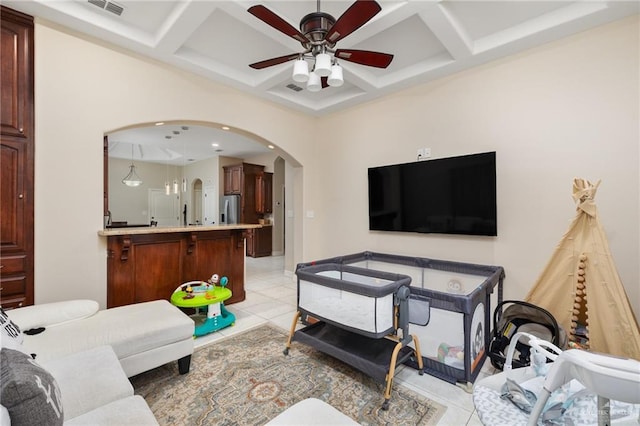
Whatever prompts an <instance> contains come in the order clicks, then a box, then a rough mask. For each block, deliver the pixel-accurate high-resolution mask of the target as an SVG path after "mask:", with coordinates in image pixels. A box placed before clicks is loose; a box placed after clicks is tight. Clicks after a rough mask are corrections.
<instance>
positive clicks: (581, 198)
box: [525, 179, 640, 359]
mask: <svg viewBox="0 0 640 426" xmlns="http://www.w3.org/2000/svg"><path fill="white" fill-rule="evenodd" d="M599 185H600V181H598V182H596V183H595V184H592V183H591V182H589V181H587V180H584V179H574V181H573V199H574V200H575V201H576V203H577V213H576V217H575V218H574V220H573V222H572V223H571V225H570V226H569V229H568V231H567V232H566V233H565V234H564V236H563V237H562V239H561V240H560V243H559V244H558V246H557V247H556V249H555V252H554V253H553V255H552V256H551V259H550V260H549V262H548V263H547V266H546V267H545V269H544V271H543V272H542V274H541V275H540V277H539V278H538V280H537V281H536V283H535V284H534V286H533V287H532V289H531V290H530V291H529V294H528V295H527V296H526V298H525V300H526V301H528V302H529V303H533V304H535V305H538V306H540V307H542V308H545V309H547V310H548V311H549V312H551V313H552V314H553V316H554V317H555V318H556V320H557V321H558V324H560V325H561V326H562V327H563V328H564V329H565V330H567V331H568V332H567V334H568V335H569V340H570V341H572V342H574V343H577V344H578V345H579V346H581V347H584V348H588V349H590V350H593V351H597V352H603V353H608V354H612V355H617V356H622V357H627V358H634V359H640V327H638V321H637V320H636V318H635V315H634V313H633V310H632V308H631V305H630V303H629V299H628V297H627V294H626V292H625V290H624V287H623V285H622V282H621V281H620V276H619V275H618V272H617V270H616V267H615V263H614V261H613V258H612V256H611V252H610V251H609V243H608V242H607V237H606V235H605V232H604V229H603V228H602V225H601V223H600V220H599V218H598V212H597V208H596V204H595V201H594V197H595V194H596V191H597V189H598V186H599ZM569 330H570V331H569Z"/></svg>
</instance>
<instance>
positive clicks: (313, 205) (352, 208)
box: [304, 17, 640, 313]
mask: <svg viewBox="0 0 640 426" xmlns="http://www.w3.org/2000/svg"><path fill="white" fill-rule="evenodd" d="M638 22H639V21H638V17H634V18H630V19H626V20H623V21H620V22H617V23H613V24H611V25H607V26H604V27H601V28H598V29H595V30H592V31H589V32H585V33H581V34H578V35H576V36H573V37H570V38H567V39H564V40H562V41H559V42H555V43H551V44H548V45H545V46H542V47H539V48H537V49H533V50H529V51H527V52H524V53H522V54H519V55H517V56H512V57H509V58H506V59H503V60H500V61H496V62H493V63H491V64H487V65H485V66H482V67H478V68H475V69H472V70H469V71H466V72H462V73H459V74H457V75H454V76H452V77H449V78H446V79H442V80H439V81H436V82H433V83H430V84H425V85H423V86H420V87H417V88H413V89H410V90H406V91H404V92H402V93H399V94H397V95H393V96H388V97H385V98H384V99H381V100H380V101H378V102H374V103H371V104H368V105H365V106H362V107H359V108H353V109H351V110H349V111H345V112H341V113H336V114H334V115H332V116H331V117H326V118H323V119H322V121H321V122H322V125H323V126H325V127H326V128H329V129H340V131H339V132H332V137H331V138H328V139H327V140H326V141H325V142H324V143H323V144H322V145H321V146H322V149H319V150H317V151H316V152H315V154H314V155H315V156H317V160H316V161H319V162H321V163H322V164H323V165H324V167H323V170H322V173H321V174H320V175H317V174H309V175H305V180H306V179H307V178H308V179H310V180H311V182H305V183H307V185H305V190H306V189H307V188H311V189H312V190H313V191H314V197H313V199H310V200H309V201H310V202H309V203H307V204H305V206H304V208H305V210H313V211H315V218H314V219H305V220H306V221H308V222H311V223H313V224H314V225H312V226H309V227H308V229H307V230H308V232H307V234H306V235H305V243H306V244H309V246H308V247H309V250H308V254H309V255H310V257H311V258H321V257H324V256H328V255H337V254H340V253H338V252H343V253H349V252H355V251H359V250H364V249H375V250H379V251H383V252H392V253H399V254H409V255H420V256H425V257H435V258H443V259H452V260H457V261H469V262H479V263H488V264H497V265H502V266H503V267H504V268H505V270H506V281H505V295H506V296H507V297H510V298H519V299H521V298H523V297H524V296H525V294H526V292H527V290H528V289H529V288H530V286H531V285H532V284H533V282H534V281H535V280H536V278H537V277H538V275H539V274H540V273H541V272H542V269H543V268H544V267H545V265H546V263H547V261H548V260H549V259H550V257H551V254H552V252H553V250H554V248H555V246H556V244H557V243H558V242H559V241H560V239H561V237H562V236H563V234H564V232H565V231H566V229H567V227H568V225H569V222H570V220H571V219H572V218H573V217H574V214H575V205H574V203H573V201H572V198H571V192H572V180H573V178H574V177H581V178H587V179H590V180H593V181H595V180H598V179H601V180H602V184H601V185H600V189H599V192H598V194H597V197H596V202H597V204H598V207H599V212H600V215H601V218H602V223H603V225H604V228H605V231H606V232H607V235H608V238H609V242H610V248H611V250H612V252H613V258H614V260H615V262H616V264H617V266H618V270H619V273H620V275H621V279H622V281H623V283H624V284H625V286H626V290H627V293H628V296H629V298H630V299H631V302H632V305H633V306H634V309H635V311H636V313H640V285H639V283H640V276H639V274H638V272H639V271H638V259H640V252H639V250H640V249H639V240H638V237H637V236H638V222H639V218H640V213H639V210H638V197H639V193H640V190H639V185H638V184H639V178H640V177H639V163H638V150H639V140H640V137H639V125H640V121H639V117H640V115H639V99H640V90H639V84H638V78H639V63H640V56H639V52H640V49H639V43H638V41H639V37H638V33H639V25H638ZM421 147H430V148H431V151H432V154H433V157H446V156H451V155H458V154H466V153H473V152H482V151H493V150H495V151H497V186H498V194H497V196H498V237H497V238H472V237H461V236H455V237H452V236H447V237H445V236H437V235H426V236H425V235H411V234H388V233H377V232H369V231H368V223H367V173H366V169H367V167H371V166H378V165H384V164H392V163H400V162H409V161H414V160H415V158H416V150H417V149H418V148H421ZM311 242H313V243H311Z"/></svg>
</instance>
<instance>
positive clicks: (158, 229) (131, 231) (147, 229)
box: [98, 223, 268, 237]
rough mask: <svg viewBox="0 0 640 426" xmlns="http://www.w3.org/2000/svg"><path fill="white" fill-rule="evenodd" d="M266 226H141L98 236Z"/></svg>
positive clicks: (112, 230) (100, 233) (124, 228)
mask: <svg viewBox="0 0 640 426" xmlns="http://www.w3.org/2000/svg"><path fill="white" fill-rule="evenodd" d="M263 226H268V225H258V224H250V223H243V224H234V225H207V226H205V225H192V226H166V227H164V226H141V227H139V228H135V227H134V228H126V227H122V228H110V229H101V230H100V231H98V235H100V236H101V237H110V236H114V235H139V234H167V233H171V232H205V231H221V230H235V229H253V228H262V227H263Z"/></svg>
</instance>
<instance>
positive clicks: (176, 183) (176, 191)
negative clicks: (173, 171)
mask: <svg viewBox="0 0 640 426" xmlns="http://www.w3.org/2000/svg"><path fill="white" fill-rule="evenodd" d="M179 191H180V189H179V187H178V179H174V180H173V193H174V194H177V193H178V192H179Z"/></svg>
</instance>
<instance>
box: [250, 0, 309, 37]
mask: <svg viewBox="0 0 640 426" xmlns="http://www.w3.org/2000/svg"><path fill="white" fill-rule="evenodd" d="M247 12H249V13H250V14H252V15H253V16H255V17H256V18H258V19H260V20H261V21H263V22H264V23H266V24H268V25H271V26H272V27H273V28H275V29H276V30H278V31H280V32H281V33H283V34H286V35H288V36H289V37H291V38H294V39H296V40H298V41H299V42H300V43H308V42H309V40H307V38H306V37H305V36H304V34H302V33H301V32H300V31H298V30H297V29H296V28H295V27H294V26H292V25H291V24H289V23H288V22H287V21H285V20H284V19H282V18H281V17H279V16H278V15H276V14H275V13H274V12H272V11H271V10H269V9H267V8H266V7H264V6H263V5H261V4H259V5H256V6H251V7H250V8H249V9H247Z"/></svg>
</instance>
